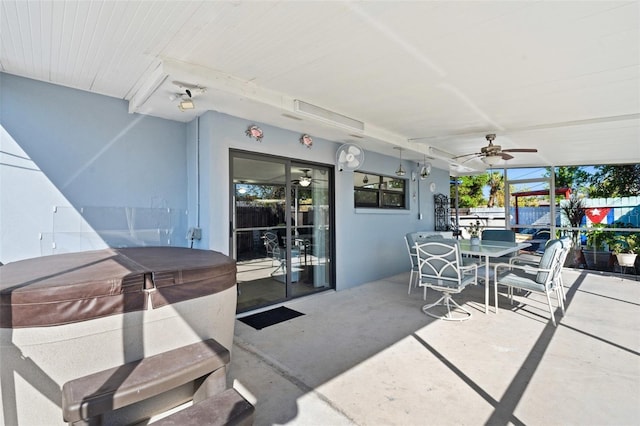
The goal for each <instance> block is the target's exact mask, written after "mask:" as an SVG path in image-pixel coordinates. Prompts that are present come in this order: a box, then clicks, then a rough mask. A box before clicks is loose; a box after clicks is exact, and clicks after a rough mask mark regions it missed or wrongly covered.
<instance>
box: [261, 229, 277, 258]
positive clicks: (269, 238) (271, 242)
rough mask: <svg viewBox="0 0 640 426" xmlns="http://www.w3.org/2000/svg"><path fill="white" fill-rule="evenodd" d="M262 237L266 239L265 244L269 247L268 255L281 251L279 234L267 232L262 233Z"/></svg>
mask: <svg viewBox="0 0 640 426" xmlns="http://www.w3.org/2000/svg"><path fill="white" fill-rule="evenodd" d="M262 239H263V240H264V246H265V247H266V249H267V255H269V254H271V255H274V254H276V253H274V252H277V251H279V248H280V245H279V244H278V235H277V234H275V233H273V232H269V231H267V232H265V233H264V234H263V235H262Z"/></svg>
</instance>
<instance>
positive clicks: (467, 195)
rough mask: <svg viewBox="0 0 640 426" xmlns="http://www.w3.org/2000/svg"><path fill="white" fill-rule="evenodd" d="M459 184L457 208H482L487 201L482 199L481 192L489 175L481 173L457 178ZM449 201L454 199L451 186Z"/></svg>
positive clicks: (452, 186) (454, 195)
mask: <svg viewBox="0 0 640 426" xmlns="http://www.w3.org/2000/svg"><path fill="white" fill-rule="evenodd" d="M458 181H459V182H460V184H459V185H458V197H459V200H458V206H459V207H461V208H465V207H478V206H484V205H486V203H487V200H486V199H485V198H484V194H483V192H482V190H483V189H484V187H485V186H486V185H487V183H488V181H489V175H488V174H486V173H483V174H481V175H476V176H460V177H459V178H458ZM450 197H451V199H454V198H455V197H456V193H455V186H454V185H451V193H450Z"/></svg>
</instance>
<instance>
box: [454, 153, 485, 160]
mask: <svg viewBox="0 0 640 426" xmlns="http://www.w3.org/2000/svg"><path fill="white" fill-rule="evenodd" d="M481 154H482V153H481V152H474V153H471V154H463V155H457V156H455V157H453V158H452V160H455V159H456V158H462V157H468V156H470V155H481Z"/></svg>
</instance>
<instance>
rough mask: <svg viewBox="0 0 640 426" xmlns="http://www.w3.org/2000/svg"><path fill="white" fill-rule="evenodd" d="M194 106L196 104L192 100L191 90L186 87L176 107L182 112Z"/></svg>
mask: <svg viewBox="0 0 640 426" xmlns="http://www.w3.org/2000/svg"><path fill="white" fill-rule="evenodd" d="M195 107H196V105H195V104H194V103H193V100H192V99H191V90H189V89H186V90H185V94H184V95H182V98H181V99H180V103H179V104H178V108H179V109H180V111H182V112H184V111H186V110H188V109H194V108H195Z"/></svg>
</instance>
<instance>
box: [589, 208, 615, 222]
mask: <svg viewBox="0 0 640 426" xmlns="http://www.w3.org/2000/svg"><path fill="white" fill-rule="evenodd" d="M610 210H611V207H594V208H591V209H585V213H586V214H587V218H588V219H589V220H590V221H591V223H601V222H602V219H604V218H605V217H607V214H608V213H609V211H610Z"/></svg>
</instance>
